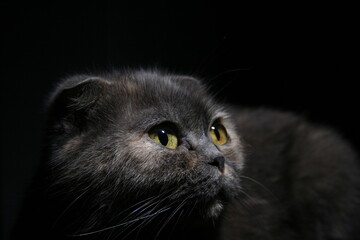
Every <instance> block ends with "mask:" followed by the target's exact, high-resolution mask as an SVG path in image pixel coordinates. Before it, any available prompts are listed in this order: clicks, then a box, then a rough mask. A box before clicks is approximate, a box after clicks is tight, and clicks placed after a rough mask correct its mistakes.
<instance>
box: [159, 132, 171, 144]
mask: <svg viewBox="0 0 360 240" xmlns="http://www.w3.org/2000/svg"><path fill="white" fill-rule="evenodd" d="M157 134H158V138H159V141H160V143H161V144H162V145H164V146H166V145H167V144H168V142H169V137H168V135H167V133H166V132H165V130H162V129H160V130H159V131H158V132H157Z"/></svg>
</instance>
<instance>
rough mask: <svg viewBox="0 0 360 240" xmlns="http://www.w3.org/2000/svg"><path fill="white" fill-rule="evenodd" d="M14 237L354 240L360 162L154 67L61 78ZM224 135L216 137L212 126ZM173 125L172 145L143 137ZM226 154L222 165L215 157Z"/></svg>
mask: <svg viewBox="0 0 360 240" xmlns="http://www.w3.org/2000/svg"><path fill="white" fill-rule="evenodd" d="M49 102H50V103H49V121H48V123H49V124H48V131H47V143H48V147H47V148H46V150H45V154H44V156H45V160H44V163H43V165H42V168H41V170H40V172H39V175H38V178H37V181H36V183H35V184H34V189H33V192H32V193H33V194H30V195H29V199H28V200H27V205H28V207H27V208H25V210H24V214H23V218H22V221H21V222H20V223H19V225H18V227H17V229H16V231H15V234H14V239H24V236H26V238H30V237H34V238H36V239H59V240H60V239H355V238H356V237H357V236H358V235H359V228H360V223H359V204H360V200H359V199H360V194H359V192H360V190H359V183H360V180H359V166H358V164H359V163H358V161H357V157H356V156H355V153H354V152H353V151H352V150H351V148H350V147H349V146H348V145H347V144H346V142H345V141H343V140H342V139H341V138H340V137H339V136H338V135H337V134H335V133H334V132H332V131H330V130H328V129H325V128H322V127H317V126H314V125H312V124H309V123H307V122H306V121H305V120H303V119H302V118H300V117H298V116H295V115H292V114H288V113H282V112H276V111H270V110H265V109H257V110H250V109H238V108H235V107H231V106H227V107H225V106H223V105H220V104H218V103H216V102H215V101H214V100H213V99H212V98H211V97H210V96H209V95H208V94H207V91H206V89H205V88H204V87H203V85H202V84H201V83H200V81H198V80H197V79H194V78H192V77H189V76H178V75H171V74H167V73H161V72H158V71H135V72H113V73H109V74H101V75H97V76H92V75H79V76H74V77H71V78H69V79H66V80H65V81H64V82H62V83H61V84H60V85H59V86H58V88H57V89H56V91H55V92H54V93H53V95H52V97H51V100H50V101H49ZM214 123H220V124H222V125H223V126H224V127H225V128H226V132H227V135H228V142H227V143H226V144H224V145H221V146H218V145H215V144H214V143H213V142H212V141H211V137H210V136H209V130H210V127H211V126H212V124H214ZM162 124H166V125H167V126H170V127H171V128H172V129H173V130H174V131H175V132H176V135H177V136H178V139H179V146H178V147H177V148H176V149H168V148H166V147H164V146H162V145H161V144H158V143H156V142H154V141H153V139H150V137H149V135H148V132H149V131H150V130H151V129H152V128H153V127H154V126H157V125H162ZM219 158H222V159H224V160H225V165H224V166H225V167H224V169H222V168H221V167H220V166H219V163H218V161H217V160H216V159H219Z"/></svg>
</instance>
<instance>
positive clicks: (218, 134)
mask: <svg viewBox="0 0 360 240" xmlns="http://www.w3.org/2000/svg"><path fill="white" fill-rule="evenodd" d="M212 128H213V131H214V133H215V136H216V139H217V140H220V133H219V130H218V129H217V128H216V127H212Z"/></svg>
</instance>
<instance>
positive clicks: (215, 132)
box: [210, 124, 228, 145]
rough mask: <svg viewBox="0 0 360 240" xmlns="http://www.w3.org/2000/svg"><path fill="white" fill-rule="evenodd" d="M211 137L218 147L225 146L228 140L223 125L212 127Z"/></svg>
mask: <svg viewBox="0 0 360 240" xmlns="http://www.w3.org/2000/svg"><path fill="white" fill-rule="evenodd" d="M210 137H211V139H212V140H213V142H214V143H215V144H216V145H224V144H225V143H226V142H227V140H228V138H227V134H226V130H225V128H224V126H223V125H221V124H214V125H212V126H211V128H210Z"/></svg>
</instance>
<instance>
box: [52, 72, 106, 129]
mask: <svg viewBox="0 0 360 240" xmlns="http://www.w3.org/2000/svg"><path fill="white" fill-rule="evenodd" d="M110 84H111V83H110V82H109V81H107V80H104V79H102V78H98V77H90V76H74V77H71V78H69V79H67V80H65V81H64V82H63V83H62V84H60V85H59V87H58V88H57V89H56V90H55V92H54V93H53V95H52V96H51V98H50V104H49V106H48V107H49V112H48V120H49V124H50V125H52V126H53V127H55V128H57V129H59V127H61V128H65V129H63V130H69V128H71V129H73V128H74V127H76V128H77V129H80V130H81V129H83V128H84V127H85V126H86V122H87V120H88V119H89V112H90V110H91V109H92V108H94V106H95V105H96V102H97V101H98V100H99V99H100V98H101V97H102V96H103V94H104V90H105V88H107V87H108V86H109V85H110Z"/></svg>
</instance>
